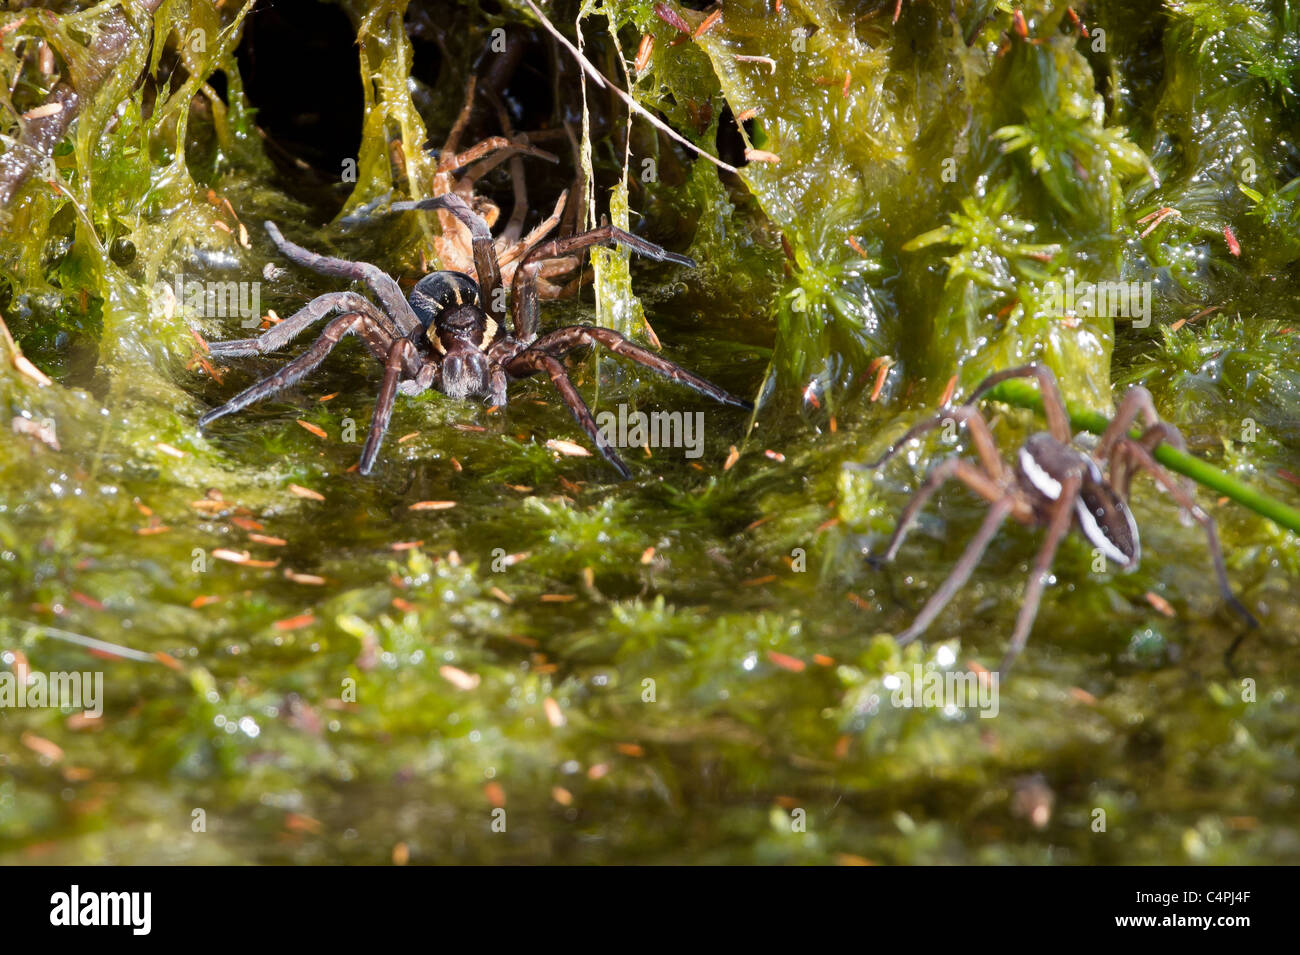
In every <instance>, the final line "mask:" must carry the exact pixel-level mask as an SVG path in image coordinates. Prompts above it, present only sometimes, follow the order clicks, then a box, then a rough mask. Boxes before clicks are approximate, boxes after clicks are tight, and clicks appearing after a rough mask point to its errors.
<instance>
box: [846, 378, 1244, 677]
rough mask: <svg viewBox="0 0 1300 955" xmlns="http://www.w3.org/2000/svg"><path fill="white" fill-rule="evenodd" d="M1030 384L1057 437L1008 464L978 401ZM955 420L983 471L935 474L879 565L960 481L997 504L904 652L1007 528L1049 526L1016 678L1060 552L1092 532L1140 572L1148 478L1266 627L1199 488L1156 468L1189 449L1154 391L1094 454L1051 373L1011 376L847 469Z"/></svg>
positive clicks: (948, 469) (1019, 633)
mask: <svg viewBox="0 0 1300 955" xmlns="http://www.w3.org/2000/svg"><path fill="white" fill-rule="evenodd" d="M1028 377H1033V378H1036V379H1037V380H1038V387H1039V390H1040V391H1042V393H1043V409H1044V412H1045V414H1046V416H1047V431H1040V432H1037V433H1035V434H1031V435H1030V436H1029V438H1028V440H1026V441H1025V443H1024V445H1023V446H1022V447H1021V448H1020V450H1019V453H1018V454H1017V455H1016V465H1015V466H1014V467H1012V466H1009V465H1008V464H1007V463H1006V462H1004V461H1003V460H1002V458H1001V457H999V456H998V452H997V446H996V445H995V444H994V442H993V434H992V432H991V431H990V429H989V425H988V423H987V422H986V421H985V420H984V417H983V416H982V415H981V414H980V413H979V411H978V410H977V409H976V408H975V403H976V402H977V401H979V400H980V398H981V397H983V396H984V395H985V394H987V393H988V392H989V390H990V389H992V388H993V387H994V386H995V385H997V384H999V383H1000V382H1003V381H1006V380H1007V379H1009V378H1028ZM1138 418H1142V419H1143V421H1144V423H1145V428H1144V429H1143V431H1142V433H1141V435H1140V436H1139V437H1136V438H1135V437H1133V436H1132V435H1131V434H1130V429H1132V427H1133V425H1134V423H1135V422H1136V421H1137V420H1138ZM946 421H954V422H958V423H962V424H965V425H966V426H967V427H968V428H969V430H970V435H971V440H972V441H973V442H974V444H975V452H976V455H977V457H978V458H979V464H978V465H977V464H976V463H975V462H972V461H969V460H966V459H965V458H948V459H946V460H944V461H942V462H940V463H939V464H938V465H937V466H935V467H934V468H933V469H932V470H931V471H930V473H929V474H928V475H927V476H926V479H925V483H924V484H922V485H921V488H920V490H918V491H917V492H916V494H915V495H914V496H913V497H912V499H911V500H910V501H908V503H907V506H906V507H904V508H903V513H902V515H901V516H900V517H899V520H898V526H897V527H896V528H895V529H894V535H893V537H891V538H890V541H889V546H888V547H887V548H886V550H885V553H884V554H883V555H882V556H881V557H878V558H873V559H872V563H873V564H875V563H882V562H884V561H890V560H893V559H894V556H895V555H896V554H897V553H898V550H899V548H900V547H901V546H902V544H903V538H904V537H905V536H906V535H907V532H908V530H909V529H910V528H911V526H912V524H913V523H914V522H915V520H916V517H917V515H918V514H919V513H920V511H921V508H922V507H924V506H925V503H926V501H928V500H929V499H930V497H931V496H933V495H934V493H935V492H936V491H937V490H939V487H940V486H941V485H942V484H944V483H945V482H946V481H948V480H949V479H950V478H957V479H958V480H959V481H961V482H962V483H964V484H965V485H966V486H967V487H969V488H970V489H971V490H973V491H974V492H975V493H976V494H979V495H980V496H981V497H983V498H984V499H985V500H987V501H988V502H989V503H990V505H991V506H990V508H989V511H988V514H987V515H986V516H985V518H984V522H983V524H981V525H980V529H979V530H978V531H977V532H976V534H975V537H974V538H973V539H972V540H971V542H970V543H969V544H968V545H967V547H966V550H965V552H964V553H963V554H962V555H961V558H960V559H959V560H958V561H957V566H956V567H955V568H954V569H953V571H952V573H951V574H950V575H949V576H948V579H947V580H945V581H944V582H943V584H942V585H941V586H940V587H939V589H938V590H937V591H936V592H935V593H934V595H933V596H932V597H931V598H930V600H929V601H928V602H927V603H926V605H925V607H923V608H922V610H921V612H920V614H918V615H917V618H916V620H915V621H913V623H912V625H911V626H910V627H908V628H907V630H905V631H903V633H901V634H899V636H898V638H897V642H898V643H899V644H906V643H910V642H911V641H913V640H915V639H916V638H917V637H919V636H920V635H921V634H922V633H923V632H925V629H926V628H927V627H928V626H930V624H931V623H933V622H934V620H935V618H936V617H938V616H939V614H940V613H941V612H942V611H943V608H944V607H945V606H947V604H948V602H949V601H950V600H952V598H953V597H954V596H955V595H956V593H957V591H958V590H960V589H961V588H962V586H963V585H964V584H965V583H966V581H967V580H968V579H969V578H970V575H971V573H972V572H973V571H974V570H975V565H976V564H978V563H979V560H980V558H981V557H982V556H983V554H984V551H985V549H986V548H987V547H988V545H989V543H990V541H992V539H993V536H994V535H995V534H996V533H997V531H998V528H999V527H1001V526H1002V523H1003V521H1005V520H1006V519H1007V518H1008V517H1014V518H1015V519H1016V520H1018V521H1020V522H1021V523H1022V524H1026V525H1039V526H1043V525H1045V526H1046V527H1047V537H1046V539H1045V540H1044V541H1043V546H1042V548H1041V549H1040V550H1039V552H1038V556H1037V558H1036V559H1035V560H1034V566H1033V571H1032V573H1031V574H1030V577H1029V583H1028V585H1027V586H1026V588H1025V597H1024V602H1023V604H1022V605H1021V608H1020V614H1019V616H1018V617H1017V618H1016V628H1015V630H1014V631H1013V632H1012V635H1011V643H1010V645H1009V646H1008V648H1007V652H1006V656H1005V657H1004V658H1003V660H1002V667H1001V669H1002V671H1003V672H1005V671H1006V670H1008V669H1009V668H1010V666H1011V664H1012V662H1013V661H1014V660H1015V658H1016V657H1017V656H1018V655H1019V654H1020V651H1021V650H1022V649H1023V648H1024V646H1025V641H1026V640H1028V638H1029V631H1030V628H1031V627H1032V626H1033V623H1034V618H1035V616H1037V614H1038V604H1039V601H1040V600H1041V599H1042V596H1043V588H1044V587H1045V586H1046V584H1047V580H1048V576H1049V574H1050V572H1051V568H1052V561H1053V559H1054V558H1055V556H1056V550H1057V548H1058V547H1059V546H1060V543H1061V541H1062V540H1063V539H1064V537H1065V535H1066V534H1068V533H1069V532H1070V529H1071V528H1072V527H1073V528H1075V529H1077V530H1078V531H1079V532H1080V533H1082V534H1083V536H1084V537H1086V538H1087V539H1088V540H1089V541H1090V542H1091V543H1092V544H1093V545H1094V546H1095V547H1096V548H1097V549H1098V550H1099V551H1100V552H1101V553H1102V554H1103V555H1105V557H1106V559H1107V560H1110V561H1114V562H1115V564H1117V565H1118V566H1119V568H1120V570H1122V571H1131V570H1134V569H1135V568H1136V567H1137V566H1138V561H1139V560H1140V559H1141V553H1142V552H1141V545H1140V543H1139V540H1138V528H1137V522H1136V521H1135V520H1134V519H1133V512H1132V511H1131V510H1129V506H1128V497H1129V486H1130V484H1131V483H1132V480H1133V476H1134V475H1135V474H1136V473H1137V472H1139V471H1145V472H1147V473H1148V474H1150V475H1151V477H1152V478H1153V479H1154V480H1155V482H1156V483H1157V484H1158V485H1160V487H1161V488H1163V489H1164V490H1165V491H1167V492H1168V493H1169V494H1170V495H1171V496H1172V497H1173V498H1174V500H1175V501H1177V502H1178V504H1179V506H1180V507H1182V508H1183V510H1184V511H1185V512H1186V513H1187V514H1188V515H1190V516H1191V518H1192V519H1193V520H1194V521H1196V522H1197V523H1198V524H1200V525H1201V527H1202V529H1204V531H1205V536H1206V539H1207V541H1208V543H1209V551H1210V559H1211V562H1212V563H1213V564H1214V572H1215V574H1216V576H1217V577H1218V582H1219V591H1220V593H1222V595H1223V599H1224V600H1225V601H1226V602H1227V603H1228V604H1229V606H1231V607H1232V608H1233V609H1234V610H1235V611H1237V613H1239V614H1240V615H1241V616H1242V617H1243V618H1245V620H1246V621H1247V622H1248V623H1249V624H1250V625H1251V626H1252V627H1254V626H1258V623H1257V622H1256V620H1255V618H1254V617H1253V616H1251V614H1250V611H1248V610H1247V609H1246V607H1245V606H1244V605H1243V604H1242V603H1241V601H1240V600H1238V599H1237V598H1236V596H1235V595H1234V594H1233V592H1232V587H1231V586H1230V585H1229V583H1228V572H1227V569H1226V567H1225V566H1224V562H1223V550H1222V548H1221V547H1220V546H1219V536H1218V533H1217V531H1216V530H1215V525H1214V518H1213V517H1211V516H1210V515H1209V514H1207V513H1206V512H1205V511H1204V510H1202V509H1201V507H1200V505H1198V504H1197V503H1196V498H1195V496H1194V495H1193V493H1192V489H1191V485H1190V482H1186V483H1185V482H1183V481H1180V480H1179V479H1178V478H1176V477H1174V475H1172V474H1170V473H1169V471H1167V470H1166V469H1165V468H1163V467H1161V466H1160V464H1158V463H1157V462H1156V460H1155V458H1154V456H1153V454H1152V452H1154V451H1155V449H1156V447H1157V446H1158V445H1160V444H1161V443H1165V442H1167V443H1169V444H1171V445H1173V446H1174V447H1176V448H1178V449H1179V450H1183V449H1184V448H1185V444H1184V441H1183V437H1182V435H1181V434H1180V433H1179V432H1178V429H1177V428H1175V427H1174V426H1173V425H1171V424H1168V423H1166V422H1163V421H1161V420H1160V418H1159V416H1158V415H1157V414H1156V410H1155V405H1154V403H1153V402H1152V400H1151V393H1150V392H1149V391H1147V389H1145V388H1143V387H1142V386H1140V385H1138V386H1135V387H1133V388H1130V389H1129V390H1128V392H1127V393H1126V394H1125V395H1124V398H1123V400H1122V401H1121V402H1120V406H1119V409H1118V411H1117V412H1116V414H1115V418H1114V420H1113V421H1112V422H1111V424H1110V427H1108V428H1107V429H1106V433H1105V434H1103V435H1102V436H1101V439H1100V440H1099V441H1097V442H1095V444H1094V445H1093V446H1092V447H1091V448H1090V449H1085V448H1084V447H1082V446H1081V445H1082V444H1083V440H1082V439H1081V438H1075V439H1073V440H1072V439H1071V437H1070V420H1069V416H1068V414H1067V413H1066V410H1065V401H1064V399H1063V398H1062V397H1061V389H1060V387H1059V386H1058V385H1057V382H1056V376H1055V375H1053V374H1052V372H1051V369H1049V368H1047V367H1046V366H1045V365H1038V364H1033V365H1024V366H1022V367H1019V368H1009V369H1007V370H1006V371H1000V372H997V373H995V374H993V375H990V376H989V377H988V378H985V379H984V381H982V382H981V383H980V384H979V386H978V387H977V388H976V389H975V391H974V392H973V393H972V394H971V395H970V397H969V398H967V399H966V401H965V402H963V403H962V404H961V405H959V406H957V407H956V408H953V409H951V410H949V411H943V412H940V413H939V414H937V415H934V416H933V417H931V418H928V419H926V420H925V421H922V422H921V423H920V424H918V425H916V426H915V427H913V428H912V429H911V430H910V431H908V432H907V433H906V434H905V435H903V437H902V438H901V439H900V440H899V441H897V442H895V443H894V445H893V446H892V447H890V448H889V450H888V451H886V452H885V453H884V454H883V455H882V456H881V457H880V458H878V459H877V460H875V461H872V462H870V463H868V464H848V465H845V466H846V467H847V468H850V469H854V470H867V469H871V470H874V469H875V468H878V467H880V466H881V465H883V464H884V463H885V462H886V461H888V460H889V459H890V458H892V457H893V456H894V455H895V454H897V453H898V452H899V451H900V450H901V449H902V448H903V447H904V446H905V445H907V443H908V442H909V441H911V440H912V439H914V438H918V437H920V436H921V435H923V434H925V433H926V432H928V431H932V430H933V429H934V428H936V427H938V426H939V425H941V424H943V423H944V422H946Z"/></svg>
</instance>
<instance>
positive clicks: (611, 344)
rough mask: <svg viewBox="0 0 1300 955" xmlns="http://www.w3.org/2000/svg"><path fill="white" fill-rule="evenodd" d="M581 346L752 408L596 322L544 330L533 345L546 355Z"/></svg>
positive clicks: (750, 408)
mask: <svg viewBox="0 0 1300 955" xmlns="http://www.w3.org/2000/svg"><path fill="white" fill-rule="evenodd" d="M583 345H603V346H604V347H606V348H608V349H609V350H610V351H612V352H613V353H614V354H616V355H621V356H623V357H624V358H630V359H632V361H634V362H636V363H637V364H639V365H644V366H645V367H647V368H649V369H650V370H651V371H654V372H658V373H659V374H661V375H663V376H664V377H665V378H668V379H671V380H672V381H675V382H677V383H678V384H679V385H685V386H686V387H687V388H690V389H692V390H693V391H698V392H699V393H700V394H702V395H707V396H708V397H710V398H712V399H713V400H714V401H718V402H721V403H722V404H724V405H734V406H735V407H737V408H744V409H745V410H746V411H753V410H754V406H753V405H752V404H750V403H749V402H748V401H745V400H744V399H742V398H737V397H736V396H734V395H732V394H730V393H728V392H726V391H723V390H722V389H721V388H719V387H718V386H717V385H715V384H713V382H711V381H707V380H706V379H704V378H701V377H700V376H699V375H695V374H692V373H691V372H689V371H687V370H686V369H685V368H683V367H682V366H681V365H678V364H676V363H674V362H671V361H669V360H668V359H666V358H660V357H659V356H658V355H656V354H655V353H654V352H652V351H649V350H647V349H645V348H642V347H641V346H640V345H637V344H635V343H633V342H630V341H628V340H627V339H626V338H625V337H623V336H622V335H620V334H619V333H618V332H616V331H614V329H612V328H601V327H600V326H599V325H567V326H565V327H564V328H557V329H556V330H555V331H553V332H547V333H546V334H545V335H543V336H542V337H541V338H539V339H537V340H536V341H535V342H533V344H532V347H533V348H535V349H537V350H538V351H544V352H546V353H547V354H549V355H563V354H566V353H567V352H570V351H572V350H573V349H575V348H580V347H582V346H583Z"/></svg>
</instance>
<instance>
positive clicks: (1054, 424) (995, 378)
mask: <svg viewBox="0 0 1300 955" xmlns="http://www.w3.org/2000/svg"><path fill="white" fill-rule="evenodd" d="M1009 378H1037V379H1038V390H1039V391H1040V392H1042V394H1043V414H1044V415H1045V416H1046V417H1047V430H1048V431H1049V432H1050V433H1051V435H1052V437H1054V438H1055V439H1056V440H1057V441H1060V442H1061V443H1062V444H1069V443H1070V416H1069V413H1068V412H1066V410H1065V398H1063V397H1062V396H1061V386H1060V385H1059V384H1057V382H1056V375H1054V374H1052V369H1050V368H1048V367H1047V366H1046V365H1041V364H1039V363H1038V362H1034V363H1033V364H1031V365H1020V366H1018V367H1016V368H1007V369H1005V370H1004V371H996V372H994V373H993V374H991V375H989V376H988V377H987V378H985V379H984V380H983V381H981V382H980V383H979V384H978V385H976V386H975V390H974V391H972V392H971V393H970V394H969V395H967V396H966V400H965V401H963V402H962V404H966V405H973V404H974V403H975V402H977V401H979V400H980V398H982V397H983V396H984V395H985V394H987V393H988V392H989V390H990V389H992V388H993V386H994V385H999V384H1001V383H1002V382H1004V381H1006V380H1007V379H1009Z"/></svg>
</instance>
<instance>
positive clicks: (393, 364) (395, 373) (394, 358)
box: [358, 338, 418, 474]
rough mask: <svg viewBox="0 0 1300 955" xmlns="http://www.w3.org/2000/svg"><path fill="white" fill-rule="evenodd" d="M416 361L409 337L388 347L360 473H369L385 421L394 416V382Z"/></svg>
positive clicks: (381, 437) (377, 453)
mask: <svg viewBox="0 0 1300 955" xmlns="http://www.w3.org/2000/svg"><path fill="white" fill-rule="evenodd" d="M412 360H417V361H418V359H417V356H416V351H415V346H414V345H412V344H411V342H410V339H407V338H399V339H398V340H397V341H395V342H393V344H392V347H391V348H390V349H389V350H388V357H387V358H386V359H385V360H384V380H383V383H382V384H381V385H380V386H379V397H378V398H377V399H376V401H375V410H374V413H373V414H372V415H371V417H370V433H369V434H367V435H366V443H365V446H364V447H363V448H362V449H361V466H360V468H359V469H358V470H360V472H361V473H362V474H369V473H370V469H371V468H373V467H374V466H375V458H377V457H378V456H379V446H380V445H381V444H382V443H383V441H384V435H385V434H386V433H387V431H388V422H389V421H390V420H392V417H393V402H394V400H395V399H396V398H397V383H398V381H399V380H400V379H401V377H402V372H403V371H405V370H406V366H407V364H408V363H409V362H410V361H412Z"/></svg>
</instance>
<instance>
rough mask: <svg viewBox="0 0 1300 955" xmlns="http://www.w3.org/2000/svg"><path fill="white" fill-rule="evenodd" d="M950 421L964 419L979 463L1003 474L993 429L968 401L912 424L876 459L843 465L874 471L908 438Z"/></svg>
mask: <svg viewBox="0 0 1300 955" xmlns="http://www.w3.org/2000/svg"><path fill="white" fill-rule="evenodd" d="M947 421H957V422H962V423H963V424H965V425H966V426H967V427H969V428H970V436H971V440H972V441H974V442H975V453H976V454H978V455H979V458H980V463H981V464H982V465H984V470H985V471H986V472H987V473H988V474H990V475H993V476H994V477H1001V476H1002V475H1003V474H1004V473H1005V471H1006V465H1005V464H1004V463H1003V462H1002V459H1001V458H1000V457H998V448H997V445H996V444H995V443H994V441H993V432H991V431H990V430H989V424H988V422H987V421H985V420H984V416H983V415H982V414H980V413H979V410H978V409H977V408H974V407H972V406H970V405H969V404H964V405H958V406H957V407H956V408H949V409H947V410H946V411H940V412H939V413H938V414H935V415H932V416H931V417H929V418H926V419H925V420H924V421H921V422H920V423H918V424H915V425H913V426H912V427H911V428H909V429H908V431H907V433H906V434H905V435H903V436H902V437H901V438H899V439H898V440H897V441H895V442H894V443H893V444H891V445H890V446H889V447H888V448H887V449H886V450H885V453H884V454H882V455H881V456H880V457H878V458H876V460H874V461H867V462H863V463H859V462H849V463H847V464H845V465H844V467H845V468H846V469H847V470H850V471H874V470H875V469H876V468H878V467H880V466H881V465H882V464H884V463H885V462H886V461H888V460H889V459H890V458H892V457H893V456H894V455H895V454H897V453H898V452H899V451H901V450H903V448H905V447H907V443H908V442H909V441H913V440H915V439H916V438H919V437H920V436H921V435H923V434H925V433H926V432H929V431H933V430H934V429H935V428H937V427H939V425H941V424H943V423H944V422H947Z"/></svg>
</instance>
